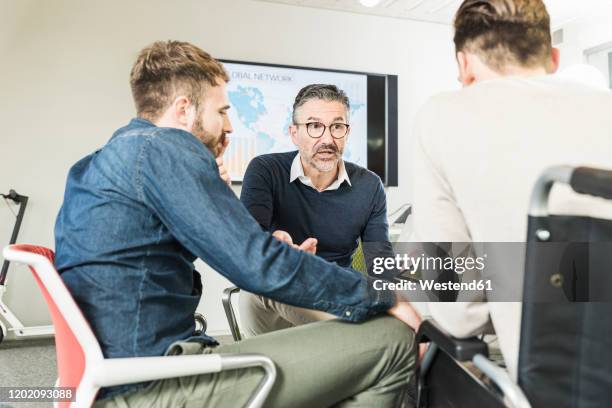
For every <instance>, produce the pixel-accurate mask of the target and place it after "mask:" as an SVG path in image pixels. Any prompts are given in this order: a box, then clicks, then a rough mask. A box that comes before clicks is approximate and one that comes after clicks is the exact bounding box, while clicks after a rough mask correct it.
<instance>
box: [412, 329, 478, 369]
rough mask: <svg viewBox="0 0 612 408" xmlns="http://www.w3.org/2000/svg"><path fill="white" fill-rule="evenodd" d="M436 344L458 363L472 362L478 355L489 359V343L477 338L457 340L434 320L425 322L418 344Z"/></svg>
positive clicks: (418, 333)
mask: <svg viewBox="0 0 612 408" xmlns="http://www.w3.org/2000/svg"><path fill="white" fill-rule="evenodd" d="M427 342H430V343H434V344H436V345H437V346H438V348H439V349H441V350H442V351H444V352H445V353H446V354H448V355H449V356H451V357H452V358H453V359H455V360H457V361H472V359H473V358H474V356H475V355H476V354H482V355H483V356H485V357H489V348H488V347H487V343H485V342H484V341H482V340H480V339H478V338H477V337H470V338H467V339H457V338H454V337H452V336H451V335H450V334H448V332H446V331H445V330H444V329H443V328H442V327H440V325H439V324H437V323H436V322H435V321H433V320H432V319H426V320H423V323H421V326H420V327H419V331H418V332H417V334H416V343H417V344H420V343H427Z"/></svg>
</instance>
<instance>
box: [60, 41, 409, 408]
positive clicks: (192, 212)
mask: <svg viewBox="0 0 612 408" xmlns="http://www.w3.org/2000/svg"><path fill="white" fill-rule="evenodd" d="M227 81H228V77H227V74H226V73H225V71H224V69H223V67H222V66H221V64H220V63H218V62H217V61H216V60H214V59H213V58H211V57H210V55H208V54H207V53H205V52H204V51H202V50H201V49H199V48H197V47H195V46H193V45H191V44H188V43H181V42H174V41H169V42H157V43H154V44H152V45H151V46H149V47H147V48H145V49H144V50H142V51H141V53H140V55H139V57H138V59H137V61H136V63H135V65H134V67H133V69H132V73H131V78H130V83H131V86H132V93H133V95H134V100H135V104H136V109H137V115H138V118H137V119H133V120H132V121H131V122H130V123H129V124H128V125H127V126H125V127H123V128H121V129H119V130H118V131H117V132H115V134H114V135H113V136H112V138H111V139H110V141H109V142H108V143H107V144H106V145H105V146H104V147H103V148H102V149H100V150H98V151H96V152H95V153H93V154H91V155H89V156H87V157H85V158H84V159H82V160H80V161H79V162H77V163H76V164H75V165H74V166H73V167H72V168H71V170H70V173H69V175H68V181H67V184H66V193H65V197H64V204H63V206H62V209H61V210H60V213H59V216H58V219H57V223H56V227H55V236H56V252H57V255H56V266H57V268H58V270H59V271H60V273H61V274H62V278H63V279H64V281H65V282H66V285H67V286H68V288H69V289H70V291H71V292H72V294H73V296H74V297H75V299H76V301H77V303H78V304H79V306H80V308H81V310H82V311H83V313H84V315H85V317H86V318H87V320H88V321H89V323H90V324H91V326H92V329H93V331H94V333H95V335H96V337H97V338H98V340H99V342H100V345H101V347H102V351H103V353H104V355H105V357H107V358H117V357H135V356H155V355H162V354H164V353H165V352H166V351H167V349H168V348H169V346H170V345H172V344H173V343H175V342H177V341H185V340H187V341H191V342H198V343H200V344H202V349H201V352H203V353H210V352H215V353H217V352H218V353H227V352H253V353H262V354H265V355H267V356H269V357H270V358H272V360H273V361H274V362H275V364H276V365H277V368H278V371H279V379H278V381H277V384H276V385H275V387H274V388H273V390H272V393H271V395H270V399H269V400H268V404H269V405H270V406H329V405H334V404H337V403H340V402H344V403H345V406H353V405H354V406H377V407H378V406H380V407H383V406H395V405H397V404H398V402H399V400H400V399H401V395H402V393H403V390H404V389H405V388H406V385H407V383H408V380H409V377H410V375H411V373H412V372H413V368H414V362H415V353H414V351H413V346H412V341H413V331H412V329H410V327H412V328H413V329H416V328H417V326H418V324H419V318H418V316H417V315H416V313H414V311H413V309H412V307H411V306H410V305H409V303H407V302H396V299H395V298H394V297H393V296H392V294H390V293H387V292H379V291H375V290H374V289H373V288H372V286H371V284H370V282H369V281H368V280H367V279H366V278H364V277H363V276H362V275H360V274H357V273H355V272H353V271H350V270H347V269H343V268H340V267H338V266H336V265H333V264H330V263H328V262H325V261H323V260H321V259H319V258H317V257H315V256H313V255H311V254H308V253H306V252H300V251H297V250H295V249H293V248H291V247H290V246H289V245H287V244H285V243H282V242H279V241H278V240H276V239H274V238H273V237H272V236H271V235H270V234H269V233H266V232H263V231H262V230H261V228H260V227H259V225H258V224H257V223H256V222H255V221H254V220H253V218H252V217H251V216H250V214H249V213H248V211H247V210H246V209H245V208H244V207H243V206H242V205H241V204H240V202H239V200H238V199H237V198H236V197H235V195H234V194H233V192H232V191H231V189H230V187H228V185H227V183H226V181H227V178H226V172H225V170H224V168H223V164H222V160H221V159H220V156H221V154H222V153H223V151H224V149H225V147H226V146H227V143H228V139H227V136H226V135H227V134H228V133H230V132H231V131H232V128H231V124H230V122H229V120H228V118H227V110H228V109H229V103H228V100H227V95H226V91H225V84H226V82H227ZM223 178H225V179H226V180H225V181H224V180H223ZM196 257H198V258H201V259H202V260H203V261H205V262H206V263H208V264H209V265H210V266H211V267H212V268H213V269H215V270H217V271H218V272H219V273H221V274H222V275H224V276H225V277H227V278H228V279H229V280H230V281H232V282H233V283H234V284H236V285H237V286H238V287H240V288H243V289H245V290H248V291H249V292H252V293H256V294H259V295H263V296H266V297H269V298H271V299H275V300H278V301H280V302H284V303H287V304H291V305H295V306H299V307H304V308H310V309H317V310H322V311H326V312H328V313H332V314H334V315H336V316H339V317H341V318H342V319H344V320H346V321H351V322H359V321H365V320H367V319H369V318H372V319H370V320H368V321H367V322H365V323H362V324H349V323H346V322H343V321H341V320H332V321H327V322H321V323H315V324H312V325H307V326H304V327H301V328H297V329H291V330H285V331H279V332H277V333H273V334H270V335H265V336H261V337H259V338H256V339H249V340H245V341H242V342H239V343H236V344H231V345H226V346H217V343H216V341H215V340H214V339H212V338H210V337H207V336H201V337H192V333H193V331H194V319H193V313H194V312H195V309H196V307H197V305H198V303H199V298H200V293H199V290H198V289H199V288H201V284H200V282H199V277H198V274H197V273H196V272H195V270H194V266H193V261H194V260H195V259H196ZM385 312H388V313H389V314H391V315H392V316H394V317H395V318H393V317H390V316H388V317H383V316H380V317H374V316H376V315H379V314H384V313H385ZM373 317H374V318H373ZM400 320H401V321H403V323H402V322H400ZM404 323H406V324H404ZM409 326H410V327H409ZM261 376H262V372H260V371H259V370H257V369H248V370H232V371H224V372H222V373H219V374H209V375H200V376H192V377H184V378H174V379H168V380H162V381H155V382H153V383H141V384H132V385H126V386H117V387H111V388H108V389H104V390H102V392H101V393H100V395H99V396H98V398H99V401H98V404H99V405H105V406H118V405H121V406H125V404H127V405H128V406H143V407H145V406H146V407H151V406H168V405H189V404H192V403H197V404H198V405H201V406H215V407H218V406H231V407H235V406H242V405H244V403H245V401H247V400H248V398H249V397H250V395H251V394H252V392H253V390H254V389H255V387H256V386H257V384H258V382H259V381H260V379H261ZM229 390H231V392H229Z"/></svg>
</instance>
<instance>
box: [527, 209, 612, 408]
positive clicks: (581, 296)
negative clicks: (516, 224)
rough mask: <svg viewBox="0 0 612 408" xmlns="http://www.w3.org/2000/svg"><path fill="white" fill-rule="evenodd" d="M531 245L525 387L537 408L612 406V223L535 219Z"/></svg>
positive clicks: (528, 254) (529, 253)
mask: <svg viewBox="0 0 612 408" xmlns="http://www.w3.org/2000/svg"><path fill="white" fill-rule="evenodd" d="M539 229H545V230H547V231H549V232H550V239H549V240H548V241H549V242H552V243H547V244H542V243H538V242H537V238H536V231H537V230H539ZM528 241H529V244H528V248H527V260H526V267H525V280H524V293H523V300H524V302H523V316H522V327H521V345H520V354H519V370H518V375H519V384H520V385H521V388H522V389H523V391H524V392H525V394H526V395H527V398H528V399H529V401H530V402H531V404H532V406H533V407H535V408H539V407H581V408H583V407H584V408H591V407H593V408H595V407H612V302H610V299H612V221H608V220H597V219H592V218H588V217H571V216H549V217H530V218H529V232H528ZM556 243H560V244H556ZM564 243H567V244H564Z"/></svg>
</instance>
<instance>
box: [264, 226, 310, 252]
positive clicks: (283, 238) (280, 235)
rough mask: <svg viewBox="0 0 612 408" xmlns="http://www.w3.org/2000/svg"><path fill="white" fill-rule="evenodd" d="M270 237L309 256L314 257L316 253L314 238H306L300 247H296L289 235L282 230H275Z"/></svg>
mask: <svg viewBox="0 0 612 408" xmlns="http://www.w3.org/2000/svg"><path fill="white" fill-rule="evenodd" d="M272 236H273V237H274V238H276V239H278V240H279V241H280V242H285V243H287V244H289V245H291V246H292V247H293V248H295V249H299V250H300V251H304V252H308V253H310V254H313V255H315V254H316V253H317V243H318V241H317V239H316V238H307V239H306V240H305V241H304V242H302V244H301V245H296V244H294V243H293V238H291V235H289V233H288V232H286V231H282V230H276V231H274V232H273V233H272Z"/></svg>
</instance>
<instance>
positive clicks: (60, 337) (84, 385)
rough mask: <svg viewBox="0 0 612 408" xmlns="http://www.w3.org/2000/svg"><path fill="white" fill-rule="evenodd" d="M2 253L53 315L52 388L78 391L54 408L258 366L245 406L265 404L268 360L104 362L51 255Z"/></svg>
mask: <svg viewBox="0 0 612 408" xmlns="http://www.w3.org/2000/svg"><path fill="white" fill-rule="evenodd" d="M3 254H4V257H5V258H6V259H7V260H9V261H11V262H20V263H24V264H26V265H28V266H29V267H30V270H31V271H32V273H33V275H34V279H35V280H36V283H37V284H38V286H39V287H40V290H41V292H42V293H43V296H44V298H45V301H46V302H47V306H48V307H49V311H50V312H51V318H52V320H53V325H54V327H55V347H56V357H57V368H58V377H59V378H58V381H57V383H56V386H58V387H74V389H75V390H76V393H75V394H76V395H75V396H74V398H72V401H68V400H62V401H61V402H59V403H58V404H57V406H59V407H88V406H91V405H92V404H93V402H94V400H95V397H96V394H97V393H98V390H99V389H100V388H101V387H110V386H114V385H120V384H130V383H138V382H144V381H154V380H160V379H164V378H172V377H182V376H191V375H198V374H209V373H218V372H220V371H225V370H235V369H242V368H248V367H261V368H262V369H263V371H264V377H263V379H262V380H261V382H260V383H259V385H258V387H257V389H256V390H255V392H254V394H253V396H252V397H251V399H250V400H249V401H248V403H247V406H248V407H262V406H263V405H264V403H265V401H266V398H267V397H268V395H269V393H270V390H271V389H272V386H273V385H274V381H275V379H276V367H275V365H274V363H273V362H272V360H271V359H270V358H268V357H266V356H263V355H260V354H205V355H179V356H164V357H161V356H160V357H134V358H111V359H108V358H104V356H103V355H102V351H101V349H100V345H99V343H98V341H97V339H96V338H95V336H94V334H93V332H92V330H91V328H90V326H89V324H88V323H87V321H86V320H85V317H84V316H83V314H82V313H81V311H80V310H79V307H78V306H77V304H76V302H75V301H74V299H73V297H72V295H71V294H70V292H69V291H68V288H66V286H65V285H64V282H63V281H62V279H61V277H60V276H59V274H58V272H57V271H56V270H55V267H54V266H53V259H54V253H53V251H52V250H50V249H48V248H43V247H39V246H33V245H10V246H8V247H6V248H4V251H3Z"/></svg>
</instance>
